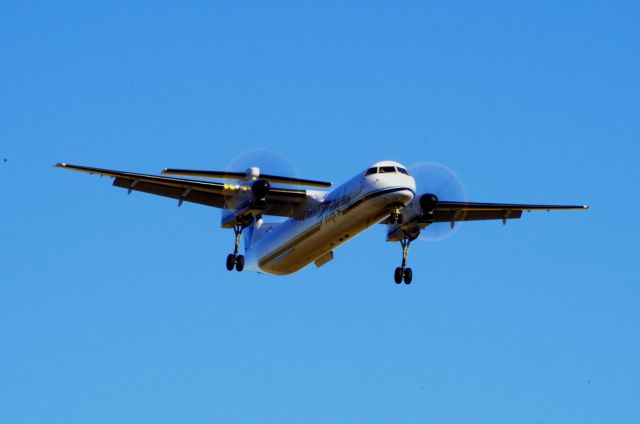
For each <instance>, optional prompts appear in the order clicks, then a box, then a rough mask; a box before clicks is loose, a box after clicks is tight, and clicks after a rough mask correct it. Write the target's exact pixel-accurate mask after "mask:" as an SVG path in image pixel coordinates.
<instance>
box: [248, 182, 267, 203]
mask: <svg viewBox="0 0 640 424" xmlns="http://www.w3.org/2000/svg"><path fill="white" fill-rule="evenodd" d="M270 189H271V184H269V181H267V180H256V181H255V182H254V183H253V185H251V192H252V193H253V197H254V198H255V199H257V200H262V199H264V198H265V197H266V196H267V193H269V190H270Z"/></svg>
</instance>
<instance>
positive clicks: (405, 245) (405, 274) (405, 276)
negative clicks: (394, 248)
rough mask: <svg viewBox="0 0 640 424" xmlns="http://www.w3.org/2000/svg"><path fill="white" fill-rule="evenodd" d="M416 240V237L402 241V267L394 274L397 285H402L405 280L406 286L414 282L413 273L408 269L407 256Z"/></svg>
mask: <svg viewBox="0 0 640 424" xmlns="http://www.w3.org/2000/svg"><path fill="white" fill-rule="evenodd" d="M414 240H415V237H406V238H403V239H402V240H400V245H401V246H402V266H399V267H397V268H396V270H395V272H394V273H393V280H394V281H395V282H396V284H400V283H402V280H404V283H405V284H411V281H413V271H412V270H411V268H408V267H407V256H409V245H410V244H411V242H412V241H414Z"/></svg>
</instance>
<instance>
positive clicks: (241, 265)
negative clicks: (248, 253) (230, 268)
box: [236, 255, 244, 272]
mask: <svg viewBox="0 0 640 424" xmlns="http://www.w3.org/2000/svg"><path fill="white" fill-rule="evenodd" d="M243 269H244V256H242V255H240V256H238V257H237V258H236V271H238V272H240V271H242V270H243Z"/></svg>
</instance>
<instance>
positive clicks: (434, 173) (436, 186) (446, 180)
mask: <svg viewBox="0 0 640 424" xmlns="http://www.w3.org/2000/svg"><path fill="white" fill-rule="evenodd" d="M409 173H410V174H411V175H412V176H413V178H414V180H415V182H416V198H417V199H418V201H419V202H420V204H421V205H422V207H423V209H424V207H427V208H429V207H431V209H432V208H433V206H435V204H436V203H437V202H438V201H456V202H466V201H467V192H466V190H465V189H464V186H463V185H462V181H461V180H460V177H458V175H457V174H456V173H455V172H453V171H452V170H451V169H450V168H448V167H447V166H445V165H443V164H441V163H436V162H419V163H416V164H414V165H412V166H410V167H409ZM461 223H462V222H456V223H455V225H454V226H453V227H452V226H451V223H449V222H436V223H433V224H430V225H429V226H427V227H425V228H424V229H423V230H422V231H421V232H420V236H419V239H420V240H423V241H431V242H433V241H440V240H444V239H445V238H447V237H449V236H451V235H452V234H453V233H454V232H456V231H457V230H458V229H459V228H460V224H461Z"/></svg>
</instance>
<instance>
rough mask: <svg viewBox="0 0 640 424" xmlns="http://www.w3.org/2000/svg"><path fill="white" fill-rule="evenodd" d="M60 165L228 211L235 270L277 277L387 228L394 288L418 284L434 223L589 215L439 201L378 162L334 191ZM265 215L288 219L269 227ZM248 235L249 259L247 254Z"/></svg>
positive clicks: (246, 177) (279, 180) (244, 175)
mask: <svg viewBox="0 0 640 424" xmlns="http://www.w3.org/2000/svg"><path fill="white" fill-rule="evenodd" d="M55 166H56V167H58V168H63V169H69V170H73V171H80V172H85V173H89V174H97V175H101V176H108V177H113V178H114V180H113V185H114V186H116V187H120V188H124V189H126V190H127V191H128V193H129V194H131V192H132V191H140V192H145V193H150V194H155V195H159V196H164V197H169V198H173V199H176V200H178V206H181V205H182V204H183V202H192V203H198V204H201V205H206V206H211V207H215V208H220V209H221V210H222V219H221V227H222V228H223V229H232V230H233V232H234V235H235V243H234V250H233V253H230V254H229V255H228V256H227V258H226V268H227V270H229V271H232V270H233V269H234V268H235V270H237V271H242V270H245V269H246V270H248V271H254V272H260V273H266V274H274V275H286V274H292V273H294V272H297V271H299V270H301V269H302V268H304V267H306V266H307V265H309V264H311V263H314V264H315V265H316V266H317V267H318V268H319V267H321V266H323V265H325V264H326V263H327V262H329V261H331V260H332V259H333V257H334V254H333V251H334V250H335V249H336V248H337V247H338V246H340V245H341V244H343V243H344V242H346V241H347V240H350V239H351V238H353V237H355V236H356V235H358V234H359V233H361V232H362V231H364V230H366V229H367V228H370V227H371V226H373V225H375V224H378V223H381V224H386V226H387V241H390V242H399V243H400V246H401V247H402V262H401V265H400V266H398V267H397V268H395V270H394V281H395V283H396V284H400V283H402V282H404V283H405V284H411V282H412V280H413V271H412V269H411V268H409V267H408V266H407V256H408V253H409V246H410V244H411V242H413V241H414V240H416V239H417V238H418V236H419V235H420V233H421V231H425V230H428V227H429V226H430V225H432V224H434V223H441V222H445V223H449V224H450V225H451V228H453V226H454V225H455V223H456V222H459V221H478V220H501V221H502V222H503V224H505V223H506V222H507V220H509V219H518V218H520V217H521V216H522V213H523V211H540V210H546V211H551V210H569V209H588V208H589V207H588V206H584V205H530V204H510V203H477V202H466V201H465V202H460V201H453V200H451V199H449V200H447V199H439V198H438V197H437V196H436V195H435V194H433V193H428V192H425V193H418V192H416V182H415V180H414V177H413V176H412V175H411V173H410V172H409V171H408V170H407V168H406V167H405V166H403V165H402V164H400V163H398V162H394V161H382V162H377V163H374V164H373V165H371V166H369V167H368V168H366V169H365V170H362V171H360V172H358V173H357V174H356V175H355V176H354V177H353V178H351V179H350V180H348V181H347V182H345V183H344V184H342V185H340V186H338V187H336V188H335V189H334V190H332V191H327V190H326V189H328V188H329V187H331V185H332V184H331V183H330V182H326V181H317V180H309V179H300V178H292V177H286V176H279V175H270V174H265V173H262V172H261V170H260V168H258V167H251V168H248V169H247V170H246V171H244V172H224V171H207V170H188V169H171V168H165V169H164V170H163V171H162V175H161V176H159V175H148V174H138V173H133V172H122V171H114V170H109V169H101V168H92V167H87V166H78V165H70V164H66V163H58V164H56V165H55ZM177 176H179V177H182V178H177ZM184 177H187V178H184ZM195 178H200V179H195ZM201 178H206V179H212V178H213V179H219V180H223V181H222V182H220V181H204V180H202V179H201ZM292 186H295V187H292ZM302 187H304V189H303V188H302ZM322 189H324V190H322ZM265 216H276V217H285V218H286V219H285V220H284V221H282V222H265V219H264V217H265ZM243 234H244V254H240V244H241V238H242V235H243Z"/></svg>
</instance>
